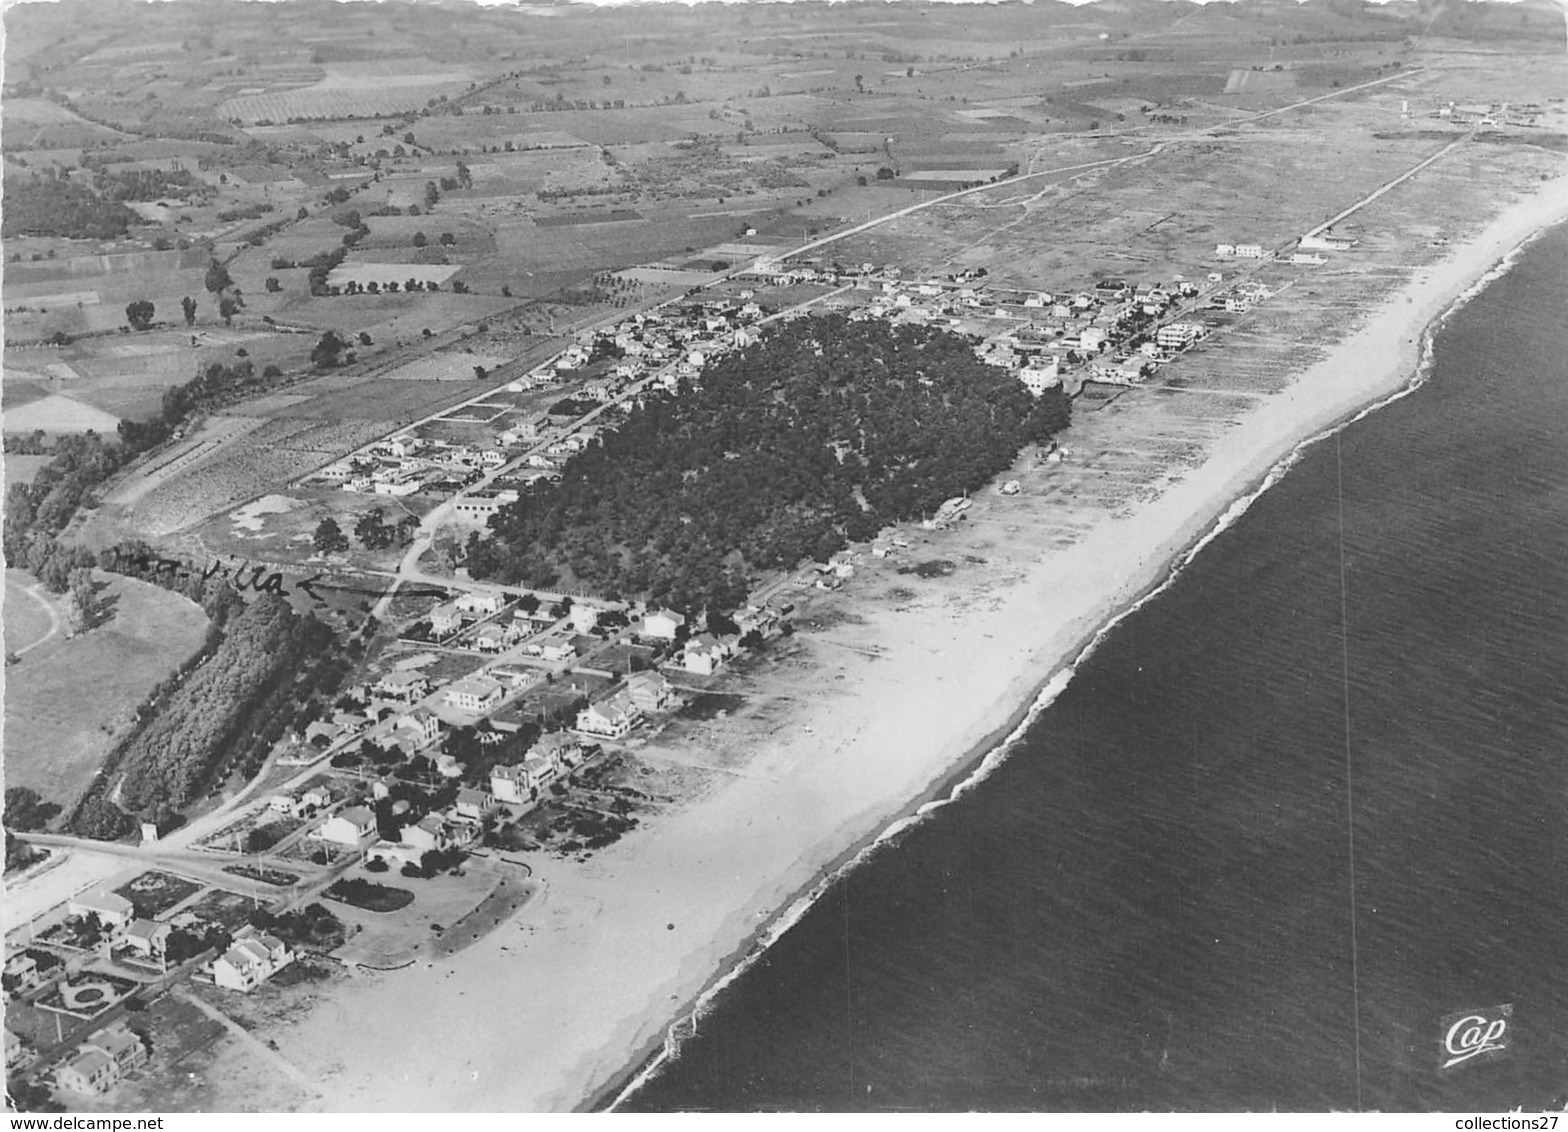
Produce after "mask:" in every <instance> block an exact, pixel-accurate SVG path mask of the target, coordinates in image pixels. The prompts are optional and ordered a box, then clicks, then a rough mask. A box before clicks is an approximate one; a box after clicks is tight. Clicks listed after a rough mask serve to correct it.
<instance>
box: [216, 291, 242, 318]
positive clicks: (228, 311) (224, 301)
mask: <svg viewBox="0 0 1568 1132" xmlns="http://www.w3.org/2000/svg"><path fill="white" fill-rule="evenodd" d="M239 309H240V304H239V300H238V299H235V298H234V297H232V296H230V295H224V296H223V298H221V299H219V300H218V314H219V316H220V317H221V318H222V319H223V325H225V326H233V325H234V315H235V313H236V312H237V311H238V310H239Z"/></svg>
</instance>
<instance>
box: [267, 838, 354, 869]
mask: <svg viewBox="0 0 1568 1132" xmlns="http://www.w3.org/2000/svg"><path fill="white" fill-rule="evenodd" d="M353 855H354V850H353V849H351V848H349V847H348V846H347V845H339V844H337V843H336V842H332V841H319V840H317V839H316V838H314V837H302V838H300V839H299V840H298V841H295V842H294V843H293V844H291V845H289V846H288V847H287V848H286V849H284V850H283V851H282V852H280V853H279V854H278V860H280V861H298V862H300V863H301V864H309V865H335V864H337V863H338V862H340V861H346V860H348V859H349V858H350V857H352V856H353Z"/></svg>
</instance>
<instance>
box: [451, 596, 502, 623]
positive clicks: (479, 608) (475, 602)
mask: <svg viewBox="0 0 1568 1132" xmlns="http://www.w3.org/2000/svg"><path fill="white" fill-rule="evenodd" d="M505 604H506V598H505V597H503V596H502V595H501V594H495V593H474V592H470V593H465V594H462V595H460V596H459V597H458V599H457V608H458V611H459V612H461V613H464V614H466V615H468V616H470V617H489V616H490V615H491V614H495V613H500V612H501V607H502V606H503V605H505Z"/></svg>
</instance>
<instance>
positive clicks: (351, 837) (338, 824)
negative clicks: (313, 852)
mask: <svg viewBox="0 0 1568 1132" xmlns="http://www.w3.org/2000/svg"><path fill="white" fill-rule="evenodd" d="M375 832H376V815H375V814H373V813H371V812H370V811H369V810H368V809H366V808H365V807H364V806H350V807H349V808H348V809H346V810H344V811H343V812H342V813H340V814H336V815H334V816H333V817H330V818H328V819H327V820H326V821H324V822H322V823H321V825H320V827H319V828H318V829H317V830H316V834H315V835H316V836H317V837H318V838H320V839H321V840H322V841H331V842H334V843H336V844H338V845H349V846H352V847H354V848H356V849H357V848H359V846H360V844H361V843H362V842H363V841H364V840H365V838H367V837H369V836H371V834H373V833H375Z"/></svg>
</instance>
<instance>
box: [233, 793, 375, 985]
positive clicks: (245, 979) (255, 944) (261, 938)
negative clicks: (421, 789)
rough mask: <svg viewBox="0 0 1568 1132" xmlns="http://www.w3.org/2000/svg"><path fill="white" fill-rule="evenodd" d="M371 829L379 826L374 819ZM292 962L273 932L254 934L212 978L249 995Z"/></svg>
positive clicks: (236, 949) (237, 948) (235, 950)
mask: <svg viewBox="0 0 1568 1132" xmlns="http://www.w3.org/2000/svg"><path fill="white" fill-rule="evenodd" d="M365 812H366V813H369V812H370V811H368V810H366V811H365ZM371 828H372V829H374V828H375V822H374V820H372V821H371ZM292 962H294V953H293V952H292V951H290V950H289V948H288V945H287V944H286V943H284V942H283V941H282V940H280V939H278V938H276V937H275V936H270V935H257V936H252V937H251V938H249V939H243V940H240V941H239V942H238V943H236V944H235V945H234V946H233V947H231V948H229V950H227V951H226V952H224V953H223V955H222V956H221V957H219V958H218V959H217V960H215V961H214V962H213V964H212V981H213V982H215V983H217V984H218V985H219V986H220V987H227V988H229V989H230V990H237V991H241V992H244V993H247V994H248V993H249V992H250V991H251V990H253V989H255V988H256V987H258V986H260V985H261V984H262V983H264V982H266V981H267V980H268V979H270V978H271V977H272V976H273V975H275V974H276V973H277V972H279V971H281V970H283V968H285V967H287V966H288V965H289V964H290V963H292Z"/></svg>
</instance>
